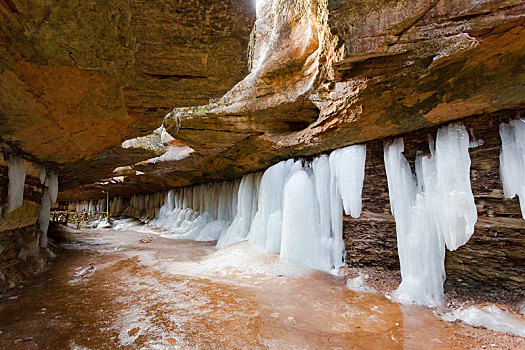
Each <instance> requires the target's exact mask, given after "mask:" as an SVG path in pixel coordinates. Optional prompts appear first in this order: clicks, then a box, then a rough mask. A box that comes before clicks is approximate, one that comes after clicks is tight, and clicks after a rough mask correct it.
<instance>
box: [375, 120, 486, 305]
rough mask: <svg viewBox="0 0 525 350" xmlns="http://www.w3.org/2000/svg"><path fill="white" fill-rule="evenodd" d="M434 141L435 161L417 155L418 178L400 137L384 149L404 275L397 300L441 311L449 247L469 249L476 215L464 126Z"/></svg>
mask: <svg viewBox="0 0 525 350" xmlns="http://www.w3.org/2000/svg"><path fill="white" fill-rule="evenodd" d="M429 141H430V142H429V144H430V151H431V154H432V156H431V157H421V156H420V155H418V156H417V158H416V163H415V164H416V177H414V175H413V174H412V170H411V169H410V166H409V164H408V162H407V160H406V159H405V157H404V156H403V151H404V145H403V140H402V139H401V138H399V139H396V140H394V141H393V142H389V143H386V144H385V149H384V151H385V154H384V157H385V169H386V173H387V179H388V191H389V196H390V204H391V210H392V214H393V215H394V218H395V219H396V232H397V243H398V253H399V260H400V265H401V276H402V282H401V285H400V286H399V288H398V289H397V290H396V291H395V292H394V293H393V297H394V298H395V299H396V300H398V301H400V302H402V303H416V304H425V305H429V306H436V305H439V304H441V303H442V300H443V282H444V280H445V269H444V259H445V244H446V246H447V248H448V249H449V250H454V249H457V248H458V247H459V246H461V245H463V244H465V243H466V242H467V241H468V240H469V238H470V237H471V235H472V234H473V232H474V225H475V223H476V221H477V212H476V206H475V203H474V196H473V195H472V190H471V187H470V157H469V154H468V148H469V137H468V133H467V131H466V130H465V127H464V126H463V125H461V124H450V125H448V126H445V127H443V128H441V129H439V130H438V134H437V139H436V144H435V146H434V142H433V141H432V140H431V139H430V140H429ZM416 178H417V181H416Z"/></svg>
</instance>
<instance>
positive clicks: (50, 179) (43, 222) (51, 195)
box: [38, 167, 58, 248]
mask: <svg viewBox="0 0 525 350" xmlns="http://www.w3.org/2000/svg"><path fill="white" fill-rule="evenodd" d="M42 180H43V181H42ZM40 181H41V182H42V183H43V185H44V195H43V196H42V209H41V210H40V217H39V218H38V225H39V226H40V230H42V234H41V235H40V238H39V242H40V247H42V248H46V247H47V230H48V229H49V214H50V212H51V204H52V203H56V201H57V196H58V176H57V174H56V173H55V172H54V171H53V170H46V169H45V168H44V167H42V168H41V169H40Z"/></svg>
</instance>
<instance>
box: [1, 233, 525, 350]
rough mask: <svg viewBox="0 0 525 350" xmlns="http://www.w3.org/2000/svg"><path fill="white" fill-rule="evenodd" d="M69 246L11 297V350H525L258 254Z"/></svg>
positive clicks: (139, 240)
mask: <svg viewBox="0 0 525 350" xmlns="http://www.w3.org/2000/svg"><path fill="white" fill-rule="evenodd" d="M58 238H59V241H60V242H58V241H57V244H58V245H57V247H58V250H59V251H58V253H59V255H58V257H57V258H56V259H55V261H54V262H53V263H51V264H50V265H49V267H48V269H47V270H46V271H45V272H44V273H42V274H40V275H38V276H36V277H35V278H34V280H32V281H30V282H28V283H26V284H24V285H22V286H21V287H20V288H16V289H15V290H11V291H9V292H8V293H7V294H5V295H2V297H1V299H0V348H1V349H259V348H272V349H401V348H403V349H486V348H489V349H506V348H508V349H525V339H524V338H521V337H516V336H512V335H508V334H503V333H498V332H492V331H489V330H485V329H480V328H474V327H470V326H467V325H463V324H453V323H448V322H445V321H443V320H441V319H440V318H439V317H437V316H436V315H434V314H433V313H432V312H431V311H430V310H427V309H424V308H420V307H414V306H400V305H398V304H397V303H394V302H391V301H390V300H388V299H387V298H385V297H384V296H382V295H380V294H375V293H359V292H354V291H352V290H349V289H348V288H347V287H346V286H345V279H344V278H340V277H334V276H331V275H329V274H325V273H320V272H312V271H309V270H306V269H304V268H301V267H297V266H294V265H291V264H287V263H283V262H281V261H280V260H279V258H278V256H276V255H266V254H262V253H260V252H259V251H257V250H256V249H255V248H253V247H251V246H250V245H249V244H248V243H239V244H236V245H234V246H232V247H229V248H226V249H223V250H220V251H216V250H215V248H214V244H212V243H203V242H191V241H183V240H172V239H166V238H162V237H160V236H159V235H157V234H156V232H155V231H154V230H152V229H149V228H147V227H138V228H135V229H126V230H113V229H105V230H104V229H100V230H84V231H74V230H68V231H67V232H62V234H60V235H58Z"/></svg>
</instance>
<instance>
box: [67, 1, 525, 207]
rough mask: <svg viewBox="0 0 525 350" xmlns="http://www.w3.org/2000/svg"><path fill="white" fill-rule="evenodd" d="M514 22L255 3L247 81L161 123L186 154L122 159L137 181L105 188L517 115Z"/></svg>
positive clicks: (230, 174) (214, 173) (395, 9)
mask: <svg viewBox="0 0 525 350" xmlns="http://www.w3.org/2000/svg"><path fill="white" fill-rule="evenodd" d="M524 23H525V3H523V1H483V2H467V3H466V4H463V3H462V4H461V5H459V4H456V2H454V1H447V0H441V1H437V0H435V1H430V2H429V1H416V2H415V3H414V2H409V1H397V2H388V1H387V2H385V1H371V0H367V1H358V2H355V1H314V0H311V1H293V2H291V1H288V0H275V1H271V0H266V1H259V2H258V8H257V21H256V26H255V35H254V37H255V45H254V47H253V55H252V57H253V64H252V71H251V72H250V74H249V75H248V76H246V78H245V79H244V80H242V81H241V82H239V83H238V84H237V85H236V86H235V87H234V88H233V89H232V90H230V91H229V92H228V93H227V94H225V95H224V96H223V97H222V98H221V99H219V100H216V101H213V102H212V103H210V104H207V105H203V106H199V107H185V108H175V109H174V110H173V111H172V112H171V113H170V114H168V115H167V117H166V119H165V120H164V126H165V127H166V129H167V131H168V132H169V133H170V134H171V135H172V136H173V137H175V138H176V139H177V140H178V141H179V142H180V145H184V146H187V147H190V148H191V149H193V150H194V152H193V153H192V154H191V156H190V157H188V158H185V159H183V160H179V161H169V162H167V163H160V164H155V165H154V166H151V165H148V166H144V164H143V163H142V164H137V165H133V164H131V163H130V164H128V165H129V166H131V167H132V168H133V169H135V170H139V171H142V172H145V173H146V176H143V177H134V176H131V177H129V178H127V180H126V181H127V187H126V186H120V187H116V188H115V190H116V191H117V192H118V193H125V192H126V190H125V188H129V187H131V186H133V187H134V188H135V191H140V192H147V191H151V190H160V189H163V188H168V187H176V186H185V185H189V184H194V183H200V182H206V181H216V180H223V179H233V178H238V177H240V176H241V175H242V174H245V173H247V172H252V171H256V170H261V169H264V168H267V167H268V166H270V165H272V164H274V163H276V162H277V161H279V160H282V159H286V158H290V157H298V156H303V157H304V156H311V155H314V154H318V153H320V152H324V151H328V150H332V149H335V148H339V147H342V146H346V145H349V144H354V143H359V142H364V141H368V140H372V139H377V138H382V137H385V136H390V135H396V134H400V133H404V132H409V131H413V130H418V129H421V128H425V127H429V126H432V125H437V124H441V123H444V122H447V121H451V120H455V119H460V118H465V117H469V116H475V115H481V114H486V113H492V112H495V111H498V110H508V109H520V108H523V107H524V105H523V101H524V96H525V88H524V85H523V81H524V79H525V76H524V73H523V69H522V67H523V62H524V61H525V28H524V26H523V25H524ZM146 183H147V184H148V185H146ZM152 184H155V185H154V186H152ZM121 191H122V192H121ZM86 193H92V192H90V189H89V188H87V189H86ZM73 197H74V196H72V195H71V194H68V195H67V196H65V197H63V198H67V199H73Z"/></svg>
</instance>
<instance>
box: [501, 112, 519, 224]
mask: <svg viewBox="0 0 525 350" xmlns="http://www.w3.org/2000/svg"><path fill="white" fill-rule="evenodd" d="M499 133H500V136H501V154H500V156H499V160H500V177H501V182H503V192H504V194H505V198H514V197H515V196H516V195H518V197H519V200H520V206H521V215H522V217H523V218H524V219H525V120H523V119H516V120H512V121H510V122H509V123H508V124H507V123H501V125H500V127H499Z"/></svg>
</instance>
